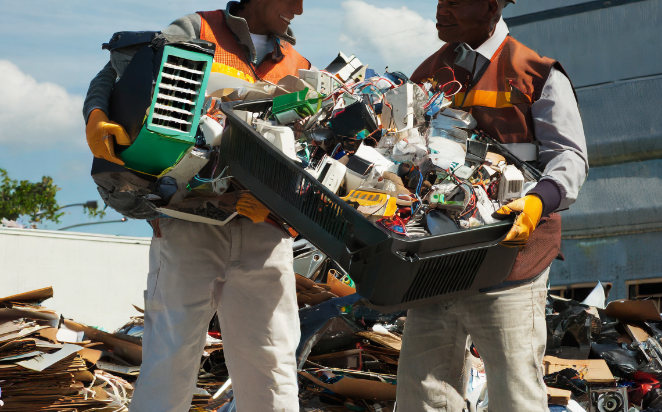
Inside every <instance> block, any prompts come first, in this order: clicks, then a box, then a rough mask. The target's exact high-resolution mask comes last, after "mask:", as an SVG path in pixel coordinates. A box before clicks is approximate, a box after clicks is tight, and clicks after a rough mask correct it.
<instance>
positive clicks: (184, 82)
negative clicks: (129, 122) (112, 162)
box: [120, 44, 214, 176]
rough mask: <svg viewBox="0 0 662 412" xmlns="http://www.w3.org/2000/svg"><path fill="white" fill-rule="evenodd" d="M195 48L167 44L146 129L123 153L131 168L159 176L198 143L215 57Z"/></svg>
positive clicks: (146, 121)
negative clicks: (201, 117)
mask: <svg viewBox="0 0 662 412" xmlns="http://www.w3.org/2000/svg"><path fill="white" fill-rule="evenodd" d="M194 50H195V49H192V48H190V47H188V48H183V47H178V45H177V44H174V45H165V46H164V47H163V58H162V60H161V65H160V68H159V69H158V76H155V77H156V83H155V84H154V88H153V96H152V101H151V105H150V106H149V109H148V110H147V113H146V117H145V119H144V123H143V125H142V129H140V132H139V133H138V136H137V137H136V138H135V140H134V141H133V143H132V144H131V146H129V147H128V148H127V149H125V150H123V151H122V152H121V153H120V157H121V158H122V160H123V161H124V162H126V167H127V168H128V169H132V170H135V171H138V172H141V173H146V174H149V175H153V176H158V175H160V174H161V173H162V172H163V171H165V170H166V169H168V168H170V167H172V166H173V165H175V164H176V163H177V162H178V161H179V159H180V158H181V157H182V156H183V155H184V153H186V151H187V150H188V149H189V148H190V147H191V146H193V145H194V144H195V141H196V135H197V132H198V123H199V121H200V116H201V114H202V108H203V106H204V101H205V91H206V90H207V82H208V81H209V75H210V73H211V68H212V63H213V59H214V56H213V53H212V54H210V53H209V52H208V51H207V50H201V51H194ZM155 65H156V64H155Z"/></svg>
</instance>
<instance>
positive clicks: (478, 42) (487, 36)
mask: <svg viewBox="0 0 662 412" xmlns="http://www.w3.org/2000/svg"><path fill="white" fill-rule="evenodd" d="M500 19H501V16H499V18H497V19H496V20H495V21H493V22H492V28H491V30H490V31H489V32H488V33H486V34H485V35H484V36H482V37H480V38H478V39H476V40H472V41H470V42H467V44H468V45H469V46H470V47H471V48H472V49H474V50H476V49H477V48H479V47H480V46H482V45H483V43H485V42H486V41H488V40H489V39H490V38H491V37H492V36H493V35H494V32H495V31H496V27H497V24H498V23H499V20H500ZM249 27H250V26H249Z"/></svg>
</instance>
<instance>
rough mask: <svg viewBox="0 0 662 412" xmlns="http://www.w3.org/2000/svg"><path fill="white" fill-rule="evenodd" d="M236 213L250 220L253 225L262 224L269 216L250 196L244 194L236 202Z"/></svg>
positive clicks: (263, 207) (262, 206) (260, 204)
mask: <svg viewBox="0 0 662 412" xmlns="http://www.w3.org/2000/svg"><path fill="white" fill-rule="evenodd" d="M237 213H239V214H240V215H242V216H246V217H247V218H250V219H251V220H252V221H253V223H262V222H264V221H265V219H266V218H267V217H268V216H269V213H270V212H269V209H267V208H266V206H264V205H263V204H262V203H260V201H259V200H257V199H256V198H255V197H254V196H253V195H252V194H250V193H244V194H243V195H241V196H240V197H239V200H237Z"/></svg>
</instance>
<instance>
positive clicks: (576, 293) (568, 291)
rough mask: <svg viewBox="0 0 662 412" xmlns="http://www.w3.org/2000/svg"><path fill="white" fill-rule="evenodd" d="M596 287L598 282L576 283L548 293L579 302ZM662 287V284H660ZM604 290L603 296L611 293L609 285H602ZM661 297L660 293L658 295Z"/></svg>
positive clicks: (550, 290) (550, 289)
mask: <svg viewBox="0 0 662 412" xmlns="http://www.w3.org/2000/svg"><path fill="white" fill-rule="evenodd" d="M597 285H598V282H587V283H576V284H573V285H562V286H551V287H550V288H549V293H550V294H552V295H555V296H558V297H561V298H564V299H572V300H576V301H577V302H581V301H583V300H584V299H586V298H587V297H588V295H590V294H591V292H592V291H593V289H595V287H596V286H597ZM660 285H661V286H662V283H661V284H660ZM602 287H603V288H604V289H605V296H607V297H608V296H609V291H611V287H612V284H611V283H604V282H603V283H602ZM660 296H662V292H661V294H660Z"/></svg>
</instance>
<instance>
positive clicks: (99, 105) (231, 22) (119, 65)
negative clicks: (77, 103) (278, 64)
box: [83, 1, 296, 123]
mask: <svg viewBox="0 0 662 412" xmlns="http://www.w3.org/2000/svg"><path fill="white" fill-rule="evenodd" d="M238 5H239V3H238V2H236V1H230V2H229V3H228V4H227V6H226V8H225V11H224V13H225V22H226V24H227V25H228V27H229V28H230V31H232V33H233V34H234V36H235V38H236V40H237V42H238V43H239V45H240V46H241V47H242V48H243V49H244V53H245V54H246V58H247V59H248V60H249V61H252V62H253V63H254V64H257V52H256V50H255V45H254V44H253V40H252V39H251V33H250V30H249V28H248V23H246V20H244V19H243V18H241V17H237V16H236V15H235V14H233V12H234V11H235V10H236V8H237V6H238ZM201 26H202V17H200V14H198V13H193V14H189V15H188V16H184V17H182V18H180V19H177V20H175V21H174V22H172V24H170V25H169V26H168V27H167V28H166V29H165V30H163V31H162V32H161V33H162V34H163V35H164V36H165V37H166V38H177V39H199V38H200V28H201ZM280 40H284V41H286V42H288V43H291V44H292V45H295V44H296V38H295V37H294V34H293V33H292V30H291V29H289V28H288V29H287V33H286V34H282V35H278V36H271V37H270V41H271V42H272V44H273V46H274V47H276V46H278V42H279V41H280ZM134 54H135V51H134V52H128V53H123V52H121V51H117V52H112V53H111V55H110V61H109V62H108V64H106V66H104V68H103V69H101V71H100V72H99V73H98V74H97V75H96V76H95V77H94V79H92V82H91V83H90V88H89V89H88V91H87V96H86V97H85V103H84V104H83V116H84V117H85V122H86V123H87V119H88V118H89V117H90V113H92V111H93V110H95V109H100V110H103V111H104V112H105V113H106V114H108V112H109V110H108V104H109V101H110V94H111V92H112V90H113V85H114V84H115V82H116V81H117V80H119V78H120V77H122V74H124V70H126V68H127V66H128V65H129V64H130V63H131V59H132V58H133V56H134ZM111 120H112V119H111Z"/></svg>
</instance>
